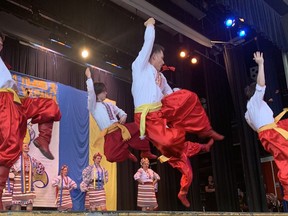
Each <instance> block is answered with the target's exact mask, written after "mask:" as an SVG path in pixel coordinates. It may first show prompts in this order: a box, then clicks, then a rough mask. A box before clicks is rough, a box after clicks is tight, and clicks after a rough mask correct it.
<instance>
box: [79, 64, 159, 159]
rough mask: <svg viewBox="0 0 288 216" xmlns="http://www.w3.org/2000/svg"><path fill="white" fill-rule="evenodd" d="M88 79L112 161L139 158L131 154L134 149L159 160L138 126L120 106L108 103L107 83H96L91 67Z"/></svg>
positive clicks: (93, 110)
mask: <svg viewBox="0 0 288 216" xmlns="http://www.w3.org/2000/svg"><path fill="white" fill-rule="evenodd" d="M85 74H86V77H87V81H86V84H87V92H88V109H89V111H90V113H91V114H92V116H93V118H94V119H95V121H96V122H97V124H98V126H99V128H100V130H101V131H102V133H103V132H104V131H105V134H103V135H104V139H105V141H104V154H105V156H106V159H107V160H108V161H110V162H121V161H124V160H126V159H130V160H132V161H134V162H137V158H136V157H135V156H134V155H133V154H132V153H131V152H130V151H129V149H128V148H129V146H130V147H131V148H134V149H137V150H141V154H140V156H141V157H142V158H143V157H147V158H149V159H156V158H157V156H156V155H153V154H152V153H151V152H150V146H149V141H148V140H147V139H146V140H140V139H139V129H138V127H137V125H136V124H135V123H134V122H132V123H126V118H127V114H126V113H125V112H124V111H123V110H122V109H120V108H119V107H117V106H116V105H114V104H112V103H108V102H104V100H105V99H106V96H107V90H106V86H105V85H104V83H94V84H93V80H92V78H91V71H90V69H89V68H87V69H86V71H85Z"/></svg>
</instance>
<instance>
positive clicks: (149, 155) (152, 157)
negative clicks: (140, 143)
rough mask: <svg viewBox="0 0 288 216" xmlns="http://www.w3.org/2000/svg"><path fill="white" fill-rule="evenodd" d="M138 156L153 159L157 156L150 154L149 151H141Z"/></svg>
mask: <svg viewBox="0 0 288 216" xmlns="http://www.w3.org/2000/svg"><path fill="white" fill-rule="evenodd" d="M140 157H141V158H148V159H151V160H153V159H156V158H157V155H154V154H152V153H151V152H150V151H141V153H140Z"/></svg>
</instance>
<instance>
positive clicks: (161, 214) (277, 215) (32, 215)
mask: <svg viewBox="0 0 288 216" xmlns="http://www.w3.org/2000/svg"><path fill="white" fill-rule="evenodd" d="M18 215H19V216H58V215H60V216H65V215H70V216H94V215H95V216H100V215H104V216H144V215H149V216H175V215H180V216H181V215H182V216H226V215H229V216H270V215H273V216H283V215H286V214H285V213H283V212H254V213H253V212H192V211H167V212H165V211H153V212H141V211H107V212H98V211H95V212H88V211H86V212H59V211H32V212H26V211H18V212H16V211H2V212H0V216H18Z"/></svg>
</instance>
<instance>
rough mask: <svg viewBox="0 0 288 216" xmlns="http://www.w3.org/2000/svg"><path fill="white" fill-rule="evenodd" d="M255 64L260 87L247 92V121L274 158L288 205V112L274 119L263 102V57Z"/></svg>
mask: <svg viewBox="0 0 288 216" xmlns="http://www.w3.org/2000/svg"><path fill="white" fill-rule="evenodd" d="M254 61H255V62H256V63H257V64H258V75H257V83H252V84H250V85H249V86H247V87H246V88H245V93H246V96H247V98H248V102H247V111H246V113H245V119H246V121H247V123H248V124H249V126H250V127H251V128H252V129H253V130H254V131H257V132H258V136H259V140H260V141H261V143H262V145H263V147H264V149H265V150H266V151H268V152H269V153H271V154H272V155H273V157H274V161H275V163H276V165H277V167H278V169H279V171H278V178H279V180H280V182H281V185H282V186H283V189H284V197H283V199H284V200H286V201H288V169H287V167H288V132H287V131H288V119H283V120H280V119H281V118H282V117H283V116H284V114H285V113H286V112H287V111H288V109H287V108H285V109H284V111H283V112H281V113H280V114H279V115H278V116H277V117H275V118H274V117H273V111H272V110H271V108H270V107H269V106H268V104H267V103H266V102H265V101H264V100H263V98H264V94H265V89H266V85H265V73H264V58H263V53H260V52H256V53H254Z"/></svg>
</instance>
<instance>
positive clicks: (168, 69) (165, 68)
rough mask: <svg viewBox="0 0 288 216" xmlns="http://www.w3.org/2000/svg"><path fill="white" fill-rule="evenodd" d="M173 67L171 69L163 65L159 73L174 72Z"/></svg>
mask: <svg viewBox="0 0 288 216" xmlns="http://www.w3.org/2000/svg"><path fill="white" fill-rule="evenodd" d="M175 69H176V68H175V67H173V66H167V65H163V66H162V71H161V72H163V71H175Z"/></svg>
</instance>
